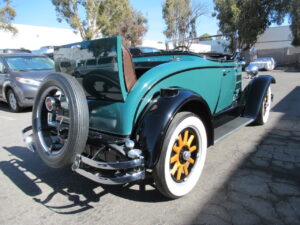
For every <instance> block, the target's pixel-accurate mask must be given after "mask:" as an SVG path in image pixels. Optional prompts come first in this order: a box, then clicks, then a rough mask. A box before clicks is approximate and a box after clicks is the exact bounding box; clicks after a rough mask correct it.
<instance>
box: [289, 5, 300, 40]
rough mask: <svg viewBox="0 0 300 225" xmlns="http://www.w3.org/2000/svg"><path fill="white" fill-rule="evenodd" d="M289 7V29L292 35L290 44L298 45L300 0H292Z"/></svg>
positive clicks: (299, 35)
mask: <svg viewBox="0 0 300 225" xmlns="http://www.w3.org/2000/svg"><path fill="white" fill-rule="evenodd" d="M290 9H291V10H290V19H291V22H292V24H291V30H292V33H293V36H294V39H293V41H292V44H293V45H294V46H300V1H299V0H293V1H292V2H291V7H290Z"/></svg>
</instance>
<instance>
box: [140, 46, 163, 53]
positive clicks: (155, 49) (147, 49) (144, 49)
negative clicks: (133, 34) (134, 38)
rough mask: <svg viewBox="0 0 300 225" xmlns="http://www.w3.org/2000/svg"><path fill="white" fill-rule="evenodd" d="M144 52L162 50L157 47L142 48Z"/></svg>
mask: <svg viewBox="0 0 300 225" xmlns="http://www.w3.org/2000/svg"><path fill="white" fill-rule="evenodd" d="M141 50H142V52H143V53H152V52H160V50H159V49H157V48H145V47H144V48H141Z"/></svg>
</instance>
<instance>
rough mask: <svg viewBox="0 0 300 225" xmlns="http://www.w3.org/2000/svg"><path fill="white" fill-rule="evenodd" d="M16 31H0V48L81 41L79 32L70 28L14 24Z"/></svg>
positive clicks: (28, 47) (31, 47)
mask: <svg viewBox="0 0 300 225" xmlns="http://www.w3.org/2000/svg"><path fill="white" fill-rule="evenodd" d="M14 27H16V28H17V29H18V31H19V32H18V33H17V34H16V35H15V36H13V35H12V34H11V33H8V32H4V31H0V48H26V49H29V50H35V49H39V48H40V47H42V46H47V45H64V44H69V43H73V42H79V41H82V38H81V36H80V35H79V34H75V33H74V32H73V30H71V29H62V28H52V27H40V26H30V25H21V24H14Z"/></svg>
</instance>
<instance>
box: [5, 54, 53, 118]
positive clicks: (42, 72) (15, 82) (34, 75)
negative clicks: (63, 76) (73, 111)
mask: <svg viewBox="0 0 300 225" xmlns="http://www.w3.org/2000/svg"><path fill="white" fill-rule="evenodd" d="M53 71H54V63H53V61H52V60H50V59H49V58H48V57H45V56H41V55H34V54H28V53H13V54H0V99H1V100H2V101H5V102H7V103H8V104H9V106H10V109H11V110H12V111H15V112H17V111H20V110H21V109H22V108H24V107H29V106H32V105H33V102H34V97H35V95H36V93H37V91H38V88H39V86H40V83H41V82H42V81H43V79H44V78H45V77H46V75H47V74H48V73H50V72H53Z"/></svg>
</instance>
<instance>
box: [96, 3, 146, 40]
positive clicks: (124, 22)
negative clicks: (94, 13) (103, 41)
mask: <svg viewBox="0 0 300 225" xmlns="http://www.w3.org/2000/svg"><path fill="white" fill-rule="evenodd" d="M100 12H101V13H100V14H101V19H100V20H101V21H103V24H104V25H103V29H102V33H103V35H104V36H112V35H119V36H122V37H123V38H124V42H125V44H126V45H128V46H129V45H130V46H136V45H138V44H141V38H142V37H143V36H144V35H145V33H146V32H147V19H146V18H145V17H144V16H143V14H142V13H141V12H139V11H135V10H134V9H133V8H132V7H131V6H130V5H129V2H128V0H107V1H104V2H103V3H102V4H101V5H100ZM107 18H109V19H108V20H107Z"/></svg>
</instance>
